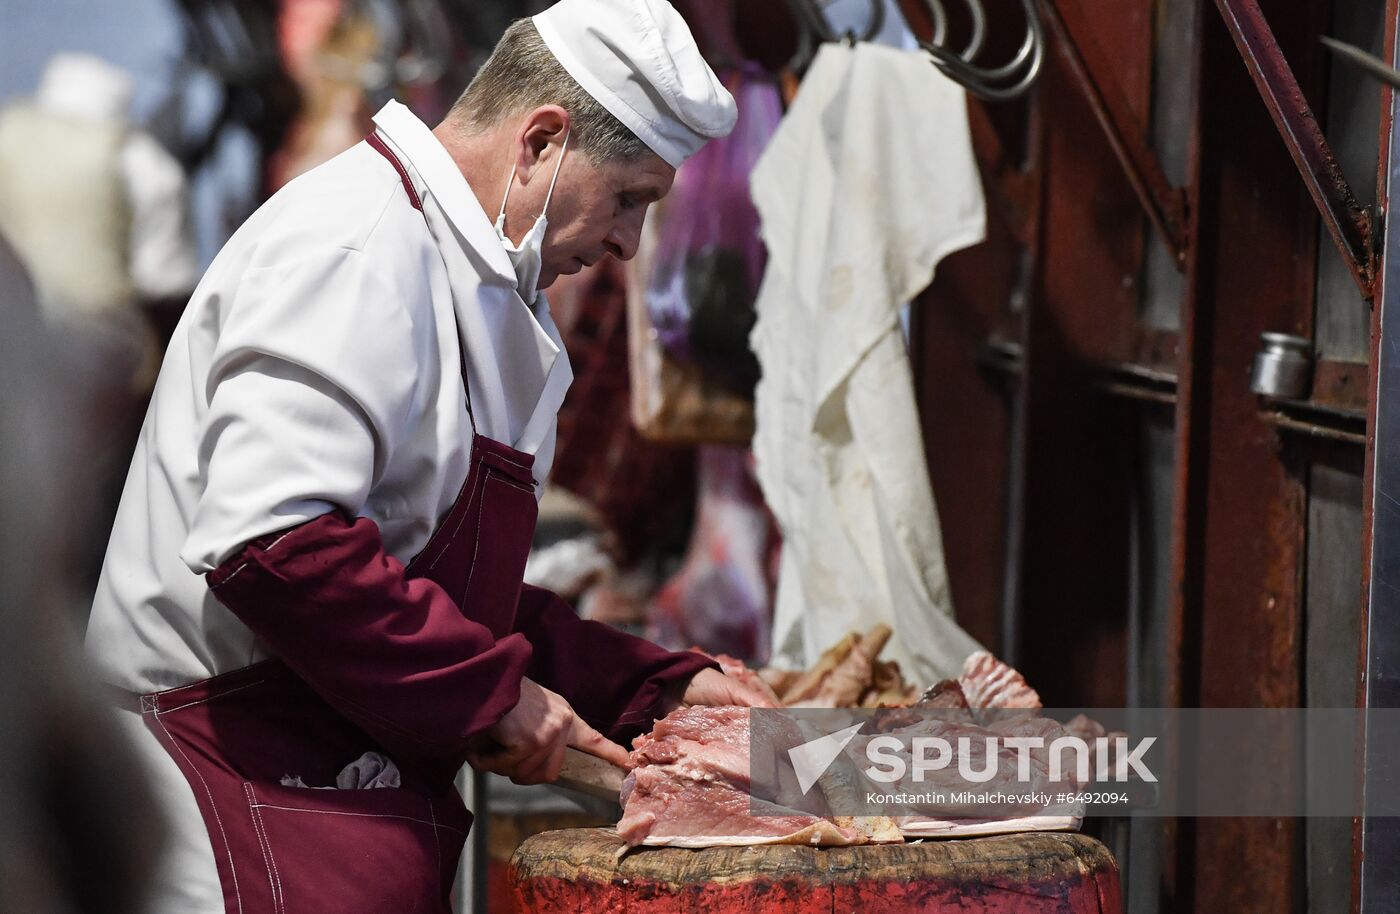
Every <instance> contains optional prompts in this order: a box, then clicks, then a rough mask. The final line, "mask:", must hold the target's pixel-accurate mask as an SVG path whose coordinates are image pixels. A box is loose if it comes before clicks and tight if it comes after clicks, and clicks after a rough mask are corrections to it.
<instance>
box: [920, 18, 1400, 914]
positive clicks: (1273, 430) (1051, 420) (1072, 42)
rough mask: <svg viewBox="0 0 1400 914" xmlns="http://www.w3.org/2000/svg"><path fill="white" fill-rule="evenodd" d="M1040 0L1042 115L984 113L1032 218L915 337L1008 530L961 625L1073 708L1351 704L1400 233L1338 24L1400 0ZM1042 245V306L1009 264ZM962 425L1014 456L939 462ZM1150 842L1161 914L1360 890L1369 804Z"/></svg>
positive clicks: (983, 527) (976, 558)
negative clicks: (1287, 391)
mask: <svg viewBox="0 0 1400 914" xmlns="http://www.w3.org/2000/svg"><path fill="white" fill-rule="evenodd" d="M1041 5H1042V9H1043V10H1044V11H1045V13H1046V16H1047V21H1048V23H1049V26H1050V28H1049V31H1050V32H1051V34H1052V35H1053V36H1054V41H1055V44H1056V46H1057V48H1056V53H1054V54H1052V55H1051V57H1050V59H1049V61H1048V65H1047V69H1046V72H1045V74H1044V77H1043V79H1042V82H1041V85H1040V87H1039V89H1038V91H1037V96H1036V98H1035V100H1034V102H1033V103H1032V105H1031V109H1030V110H1031V111H1032V112H1034V115H1035V116H1033V117H1031V118H1029V119H1026V120H1025V121H1024V125H1025V132H1024V134H1015V132H1014V131H1012V133H1010V134H1008V132H1007V129H1006V128H1007V123H1008V118H1007V117H1006V115H1005V113H1004V111H1002V112H999V111H997V110H995V109H983V108H982V106H981V105H977V104H975V105H974V106H973V113H974V124H981V125H982V126H983V128H984V129H990V131H991V133H992V134H993V138H994V139H996V138H997V137H1000V139H999V142H993V143H991V144H990V145H987V146H986V148H982V147H980V146H979V152H980V153H984V155H983V164H984V170H985V172H986V173H985V174H984V177H985V180H986V183H987V184H988V186H989V201H990V203H994V204H996V205H997V207H998V209H999V210H1000V211H1001V212H1002V213H1003V214H1004V213H1015V214H1017V215H1018V217H1021V218H1008V219H1006V220H1005V222H1006V225H1007V226H1017V227H1019V228H1017V229H1011V228H1008V230H1007V231H1005V232H1001V233H994V235H993V237H992V238H991V239H990V241H989V242H988V244H987V245H984V246H983V248H980V249H977V250H974V251H970V252H967V253H966V254H965V255H962V256H963V258H964V260H963V261H962V263H961V264H960V265H959V267H958V268H955V269H954V270H953V271H951V275H952V277H957V276H958V274H957V269H959V268H960V269H962V270H964V271H965V272H964V273H963V275H962V276H961V277H960V278H958V282H957V283H956V284H943V285H940V284H936V285H935V287H934V289H933V290H931V292H930V293H929V295H928V298H927V301H928V302H929V303H935V302H936V303H937V305H938V307H937V318H936V320H935V319H928V320H925V321H924V322H923V323H922V324H921V326H920V333H919V336H918V339H917V341H916V342H917V347H921V348H922V356H921V360H920V362H919V366H920V367H919V371H920V374H919V377H920V393H921V402H922V404H923V410H924V419H925V436H926V439H927V440H928V442H929V445H930V463H931V472H932V474H933V477H934V483H935V493H936V494H937V496H938V498H939V501H940V507H941V509H942V511H943V523H944V526H945V530H960V527H959V525H961V524H967V525H969V530H971V531H973V535H974V537H975V540H976V542H977V549H981V548H989V547H994V546H998V545H999V546H1000V547H1001V549H1002V550H1003V551H1002V552H1001V554H1000V556H999V559H1000V561H992V560H990V559H989V558H988V557H987V556H986V555H985V554H981V553H980V552H978V553H976V554H973V553H974V552H976V550H972V549H969V550H968V554H965V555H960V556H955V555H952V554H950V556H949V565H950V575H951V578H952V581H953V587H954V594H955V598H956V599H957V601H958V612H959V615H960V617H963V619H964V621H965V622H966V623H967V624H969V626H970V627H975V628H976V630H977V631H978V632H979V633H983V634H984V635H990V634H992V633H994V632H995V633H996V634H997V635H999V636H1000V639H1001V643H1002V645H1003V650H1004V652H1006V653H1008V654H1009V655H1011V656H1012V657H1013V658H1014V659H1015V660H1016V661H1017V662H1018V663H1019V665H1020V666H1021V667H1022V668H1023V669H1024V670H1025V672H1026V673H1027V675H1028V676H1030V677H1031V679H1032V681H1034V682H1036V683H1037V685H1038V687H1040V688H1041V690H1042V692H1043V694H1045V696H1046V698H1047V700H1048V701H1050V702H1051V703H1056V702H1060V703H1082V704H1090V705H1092V704H1094V703H1103V704H1114V703H1117V702H1121V701H1134V702H1137V703H1145V704H1155V703H1158V702H1160V703H1162V704H1182V705H1186V706H1264V707H1268V706H1274V707H1295V706H1300V705H1302V704H1303V703H1305V702H1307V703H1312V704H1322V703H1328V704H1330V703H1334V702H1345V701H1346V696H1347V695H1348V694H1351V695H1353V696H1354V695H1355V694H1356V692H1355V686H1356V684H1357V682H1358V681H1359V678H1360V677H1361V675H1362V672H1363V671H1362V670H1361V668H1360V667H1359V665H1358V662H1357V658H1358V656H1359V651H1360V642H1361V640H1362V639H1363V638H1364V637H1365V636H1366V632H1365V631H1364V630H1363V629H1364V626H1363V625H1362V618H1361V615H1360V607H1361V606H1362V600H1361V594H1362V592H1363V589H1364V578H1365V575H1366V574H1367V573H1368V570H1369V569H1368V566H1367V565H1366V564H1365V559H1366V556H1367V550H1368V549H1369V537H1368V534H1367V532H1366V528H1367V525H1368V523H1369V518H1370V514H1369V510H1370V508H1369V505H1370V502H1369V498H1368V497H1367V495H1366V492H1367V486H1366V485H1365V482H1364V480H1363V475H1362V474H1363V469H1362V468H1363V466H1366V467H1369V466H1370V464H1369V463H1367V462H1366V461H1367V458H1368V449H1367V442H1368V440H1369V439H1368V437H1367V419H1366V416H1367V411H1368V391H1370V390H1374V389H1375V387H1374V385H1375V375H1374V373H1373V372H1372V371H1370V370H1368V367H1367V365H1366V364H1365V361H1366V359H1365V356H1366V353H1367V350H1368V348H1369V345H1371V343H1372V340H1371V336H1372V334H1373V330H1372V329H1371V327H1370V326H1369V321H1370V318H1371V312H1370V311H1369V310H1368V308H1367V297H1368V296H1369V295H1370V294H1371V292H1372V283H1373V277H1374V276H1375V271H1376V262H1375V259H1374V255H1373V253H1372V249H1371V245H1372V240H1371V234H1372V232H1373V229H1377V228H1378V226H1379V222H1377V221H1376V220H1374V219H1373V217H1372V216H1371V215H1370V214H1369V213H1364V212H1361V211H1360V210H1359V209H1358V208H1356V207H1355V206H1354V205H1353V202H1354V201H1356V200H1360V201H1361V202H1363V203H1364V202H1370V201H1372V200H1374V199H1375V196H1376V187H1377V184H1376V181H1375V180H1374V176H1375V172H1376V165H1377V161H1378V156H1379V155H1380V154H1382V153H1383V151H1384V146H1385V143H1384V140H1385V139H1387V138H1388V136H1389V126H1388V124H1389V121H1388V119H1387V118H1386V117H1383V116H1382V108H1381V103H1382V99H1380V97H1379V96H1380V93H1379V92H1378V91H1377V90H1375V89H1374V87H1371V86H1368V85H1367V84H1366V83H1365V82H1364V80H1360V79H1359V78H1358V77H1356V76H1355V75H1354V74H1353V73H1351V72H1349V71H1346V70H1342V69H1339V68H1338V67H1337V66H1336V65H1335V64H1334V63H1332V62H1331V61H1329V60H1328V59H1327V58H1326V57H1325V56H1324V52H1323V50H1322V48H1321V46H1320V45H1319V43H1318V40H1317V39H1318V36H1319V35H1321V34H1325V33H1328V32H1329V31H1331V32H1334V33H1336V34H1338V35H1340V36H1341V37H1344V38H1349V39H1350V40H1352V41H1354V42H1356V43H1358V44H1361V45H1363V46H1369V47H1371V48H1373V49H1377V50H1379V49H1380V48H1381V47H1382V46H1384V48H1386V49H1389V48H1392V47H1393V41H1394V20H1395V16H1396V11H1395V7H1396V3H1395V0H1389V2H1386V0H1347V2H1342V0H1337V2H1336V3H1327V2H1311V0H1310V2H1299V0H1259V2H1257V3H1256V2H1254V0H1042V4H1041ZM994 21H995V18H994ZM1382 26H1384V27H1383V28H1382ZM1378 29H1379V33H1378ZM1387 101H1388V100H1387ZM1319 121H1320V122H1321V123H1324V124H1325V125H1326V126H1327V137H1326V139H1330V140H1331V141H1332V143H1333V144H1334V145H1335V156H1334V153H1333V150H1332V149H1329V148H1328V147H1327V143H1326V141H1325V140H1324V138H1323V137H1322V136H1321V134H1320V133H1319V132H1317V131H1312V132H1311V133H1310V132H1309V126H1308V125H1310V124H1311V123H1314V122H1319ZM1281 131H1283V132H1282V133H1281ZM1285 134H1287V136H1288V140H1287V141H1285ZM1021 136H1024V137H1025V143H1026V148H1027V149H1028V150H1029V151H1030V152H1029V154H1028V155H1027V156H1026V161H1027V163H1028V167H1027V169H1026V170H1025V171H1024V172H1017V173H1015V174H1014V175H1009V174H1008V171H1007V168H1006V161H1007V159H1008V156H1007V155H1006V153H1005V149H1006V148H1007V146H1008V145H1009V144H1010V143H1013V142H1016V141H1018V140H1019V139H1020V137H1021ZM987 150H991V151H992V154H990V155H989V154H986V153H987ZM1334 161H1335V162H1336V163H1339V168H1334V167H1333V164H1332V163H1333V162H1334ZM1368 174H1369V176H1370V177H1369V178H1368ZM1028 195H1032V196H1028ZM1027 213H1034V214H1035V218H1034V224H1033V225H1032V226H1026V225H1025V222H1024V218H1023V217H1024V216H1025V214H1027ZM1339 245H1341V248H1340V250H1341V251H1342V253H1339ZM1348 257H1349V258H1350V259H1347V258H1348ZM1025 265H1028V266H1029V270H1030V280H1031V281H1030V283H1029V285H1028V286H1027V287H1026V288H1025V293H1026V294H1025V296H1024V299H1023V301H1024V308H1023V309H1020V310H1018V309H1017V308H1016V307H1013V304H1012V300H1013V298H1015V296H1016V295H1017V288H1014V286H1015V283H1008V282H1007V281H1006V277H1007V276H1011V275H1017V274H1016V268H1019V267H1022V266H1025ZM979 270H987V271H994V270H1001V271H1003V272H1002V273H1000V274H998V275H996V276H992V275H991V274H990V273H989V272H983V273H982V274H981V276H980V277H978V276H977V275H976V274H977V273H978V271H979ZM989 279H990V280H991V281H990V282H989V281H988V280H989ZM969 301H970V302H974V303H975V304H974V305H973V306H972V307H970V308H969V307H968V305H967V304H966V302H969ZM933 310H934V309H930V308H926V309H925V312H926V313H928V312H932V311H933ZM1018 316H1019V317H1021V318H1022V319H1020V320H1018V319H1017V318H1018ZM1264 331H1285V332H1293V333H1301V334H1303V335H1305V336H1315V338H1316V340H1317V343H1318V346H1319V350H1320V354H1321V355H1322V357H1323V359H1322V361H1320V362H1319V364H1318V365H1317V370H1316V373H1315V380H1314V383H1313V387H1312V390H1311V392H1310V393H1309V394H1306V395H1304V396H1303V397H1302V398H1300V399H1298V400H1290V401H1274V400H1261V399H1260V398H1259V397H1257V396H1256V395H1255V394H1253V393H1252V392H1251V391H1250V390H1249V387H1248V381H1249V371H1250V366H1251V363H1252V360H1253V358H1254V355H1255V353H1256V351H1257V350H1258V348H1259V334H1260V333H1261V332H1264ZM979 334H986V335H985V337H984V338H982V339H980V340H979V338H978V337H979ZM954 341H956V342H954ZM916 351H917V348H916ZM935 366H937V367H935ZM950 366H952V367H950ZM969 403H971V404H974V407H968V406H966V405H965V404H969ZM940 430H941V431H942V432H943V433H945V434H946V433H947V432H949V431H954V430H955V431H956V433H957V434H958V435H959V436H960V437H964V438H966V439H967V440H970V441H975V442H976V447H978V448H990V449H992V450H985V451H982V452H981V453H980V454H977V453H972V452H970V451H967V450H964V451H963V452H962V453H960V454H958V455H957V456H949V455H946V454H939V453H938V452H937V448H936V441H937V439H938V437H939V433H940ZM968 482H971V483H972V484H973V485H974V486H975V497H973V496H969V494H968V492H967V491H966V489H965V488H964V490H963V491H961V492H957V491H955V490H956V488H957V487H958V486H959V485H960V484H963V485H965V484H966V483H968ZM945 499H952V501H951V502H948V503H945ZM979 514H980V515H981V516H977V515H979ZM989 516H990V517H993V518H995V519H996V520H995V522H993V521H991V520H989V519H988V517H989ZM997 530H1000V531H1001V532H1000V535H998V534H997ZM956 535H957V534H951V535H950V536H949V538H953V537H955V536H956ZM998 569H999V570H1000V573H999V576H998V577H996V578H993V577H991V576H992V575H994V574H997V573H998ZM961 595H968V601H969V602H967V603H964V601H963V598H962V596H961ZM998 595H999V596H1000V601H1001V604H1002V606H1001V612H1000V615H998V614H997V609H996V605H995V604H996V602H997V597H998ZM1372 635H1373V636H1374V632H1372ZM1373 640H1374V639H1373ZM989 643H990V642H989ZM1349 684H1350V685H1351V686H1352V687H1353V688H1352V691H1351V692H1350V693H1349V692H1348V685H1349ZM1134 836H1135V837H1134V841H1133V850H1132V851H1131V860H1129V861H1125V864H1127V865H1128V870H1129V872H1130V873H1131V874H1132V875H1131V876H1130V878H1129V880H1128V886H1129V899H1128V900H1129V909H1130V911H1133V912H1137V914H1149V912H1155V911H1158V910H1161V911H1200V912H1215V911H1223V910H1230V911H1260V912H1268V914H1275V912H1279V911H1290V912H1299V914H1302V912H1304V911H1307V912H1320V911H1331V910H1345V909H1347V908H1348V907H1351V908H1352V909H1353V910H1354V909H1355V904H1356V903H1357V899H1358V897H1359V885H1360V868H1359V863H1358V862H1357V861H1358V859H1359V858H1358V856H1357V848H1358V846H1359V837H1358V836H1359V827H1357V826H1356V825H1355V823H1345V822H1342V823H1324V822H1314V823H1304V822H1302V821H1300V820H1292V819H1278V820H1262V819H1260V820H1210V819H1203V820H1193V821H1180V822H1171V821H1167V822H1163V823H1162V824H1161V827H1160V830H1157V829H1155V828H1154V830H1153V832H1152V833H1151V834H1147V833H1146V832H1144V831H1142V830H1141V829H1138V830H1137V831H1135V832H1134ZM1343 861H1345V865H1344V864H1343Z"/></svg>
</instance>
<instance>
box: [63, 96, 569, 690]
mask: <svg viewBox="0 0 1400 914" xmlns="http://www.w3.org/2000/svg"><path fill="white" fill-rule="evenodd" d="M375 123H376V125H377V126H378V128H379V131H380V134H381V136H382V137H383V138H384V139H385V141H386V143H387V144H388V145H389V146H390V147H391V148H392V149H393V150H394V152H395V153H396V154H397V155H398V157H399V159H400V160H401V161H402V163H403V165H404V167H405V168H406V170H407V172H408V175H409V177H410V180H411V181H412V183H413V185H414V189H415V190H416V191H417V194H418V196H419V198H420V199H421V201H422V205H423V211H422V212H419V211H418V210H417V209H415V208H414V207H413V205H412V202H411V201H410V199H409V196H408V194H407V193H406V192H405V189H404V187H403V185H402V182H401V180H400V177H399V175H398V173H397V172H396V171H395V170H394V168H393V167H392V166H391V165H390V163H389V162H388V161H387V160H386V159H385V158H384V157H383V156H382V155H380V154H379V153H378V152H376V151H375V150H374V149H373V148H372V147H370V146H369V145H368V144H365V143H360V144H359V145H357V146H355V147H354V148H353V149H350V150H349V151H347V152H345V153H343V154H342V155H340V156H338V157H336V158H335V159H333V160H331V161H330V162H327V163H326V164H324V165H322V166H320V167H318V168H316V169H314V170H312V171H310V172H308V173H306V174H305V175H302V176H301V177H299V178H297V179H296V180H294V181H292V182H291V183H290V184H288V185H287V186H286V187H285V188H283V189H282V190H281V191H279V192H278V193H277V194H275V195H274V196H273V197H272V198H271V199H270V200H269V201H268V202H267V203H266V204H264V205H263V206H262V207H261V208H260V209H259V210H258V211H257V212H256V213H254V214H253V216H252V217H251V218H250V219H249V220H248V221H247V223H245V224H244V225H243V227H242V228H240V229H239V230H238V231H237V232H236V233H235V234H234V236H233V237H232V238H231V239H230V240H229V242H228V244H227V245H226V246H225V247H224V249H223V250H222V251H221V252H220V253H219V255H218V256H217V257H216V258H215V260H214V262H213V264H212V265H211V266H210V268H209V270H208V272H207V273H206V274H205V276H204V279H203V280H202V281H201V282H200V284H199V286H198V288H197V289H196V290H195V293H194V296H193V298H192V299H191V301H190V304H189V306H188V308H187V309H186V311H185V314H184V316H183V317H182V319H181V321H180V324H179V326H178V327H177V329H176V331H175V335H174V338H173V339H172V341H171V344H170V348H169V349H168V351H167V353H166V356H165V360H164V364H163V365H162V367H161V372H160V377H159V379H158V381H157V383H156V388H155V392H154V394H153V396H152V400H151V405H150V408H149V410H148V412H147V414H146V418H145V422H144V424H143V426H142V429H141V435H140V439H139V441H138V444H137V447H136V453H135V456H134V458H133V460H132V463H131V469H130V471H129V473H128V475H127V480H126V488H125V490H124V492H123V494H122V500H121V506H120V508H119V509H118V512H117V517H116V522H115V524H114V526H113V530H112V538H111V541H110V543H109V545H108V548H107V555H106V559H105V562H104V564H103V569H102V574H101V578H100V580H99V582H98V587H97V593H96V597H95V600H94V604H93V611H92V617H91V621H90V622H89V626H88V636H87V649H88V653H89V655H90V656H91V658H92V660H93V662H94V663H95V664H96V666H97V668H98V671H99V674H100V675H101V676H102V677H103V678H104V679H106V680H107V681H109V682H111V683H113V684H115V685H117V686H119V687H121V688H124V689H128V690H130V691H134V692H147V691H151V690H155V689H164V688H171V687H174V686H180V685H184V684H187V683H189V682H193V681H195V680H199V679H203V678H206V677H209V676H213V675H216V674H219V673H224V672H228V671H231V670H236V669H239V668H242V667H244V666H247V665H249V664H250V663H254V662H256V661H258V660H261V659H264V658H266V657H267V656H268V655H267V652H266V651H265V649H264V648H263V647H262V646H261V645H260V644H258V643H257V640H256V639H255V637H254V636H253V633H252V632H251V631H250V630H249V629H248V628H247V627H246V626H245V625H243V623H242V622H240V621H239V620H238V619H237V618H236V617H235V616H234V615H233V614H232V613H231V612H229V611H228V610H227V609H225V608H224V607H223V606H222V605H221V604H220V603H219V602H218V601H217V600H216V599H214V597H213V596H211V595H210V593H209V591H208V588H207V587H206V585H205V582H204V580H203V578H202V577H201V575H202V574H203V573H204V572H207V571H210V570H212V569H213V568H215V567H217V565H218V564H219V563H220V562H222V561H223V560H224V559H225V558H227V557H228V556H230V555H231V554H233V553H234V552H235V551H236V550H238V549H239V548H240V547H241V546H242V545H243V544H244V543H246V542H248V541H249V540H252V539H256V538H257V537H259V536H263V535H265V534H268V533H271V532H274V531H276V530H279V529H284V528H287V527H291V526H295V525H297V524H299V523H302V522H304V521H307V520H311V519H313V518H315V517H319V516H320V515H322V514H325V513H328V512H330V511H332V510H337V509H339V510H343V511H345V512H348V513H349V514H351V515H357V516H363V517H367V518H369V519H371V520H373V521H374V522H375V523H376V524H377V525H378V526H379V528H380V530H381V531H382V534H383V538H384V546H385V550H386V551H387V552H388V553H389V554H390V555H392V556H394V557H395V558H396V559H398V560H399V561H401V562H404V563H405V564H406V563H407V562H408V561H409V560H411V559H412V558H413V556H414V555H416V554H417V552H418V551H419V550H420V549H421V548H422V547H423V546H424V544H425V543H426V542H427V540H428V537H429V535H430V534H431V533H432V531H433V529H434V528H435V527H436V526H437V523H438V520H439V519H440V518H441V517H442V516H443V514H445V513H446V511H447V510H448V508H449V507H450V506H451V504H452V502H453V500H454V499H455V498H456V496H457V493H458V491H459V489H460V488H461V485H462V480H463V479H464V478H465V475H466V472H467V462H468V459H469V456H470V444H471V437H472V425H471V420H470V419H469V417H468V413H467V410H466V393H465V391H464V389H463V382H462V376H461V363H462V359H461V355H462V353H463V352H464V353H465V358H466V363H467V366H468V378H469V380H470V385H471V404H472V411H473V414H474V415H475V418H476V428H477V431H479V432H480V433H481V434H484V435H486V436H488V437H490V438H493V439H496V440H498V441H502V442H504V443H506V444H509V445H511V446H512V447H514V448H517V449H519V450H522V451H524V452H526V453H531V454H534V455H535V459H536V462H535V477H536V479H537V480H539V481H543V478H544V476H545V474H546V473H547V472H548V470H549V465H550V463H551V462H552V460H553V454H554V443H555V434H554V433H555V416H556V413H557V411H558V408H559V405H560V403H561V402H562V401H563V398H564V393H565V391H566V390H567V389H568V386H569V383H570V381H571V380H572V377H573V374H572V371H571V369H570V367H569V361H568V357H567V355H566V354H565V353H564V351H563V345H562V343H561V341H560V338H559V332H558V329H557V328H556V327H555V325H554V322H553V321H552V320H551V319H550V316H549V309H548V304H547V303H546V302H545V300H544V298H543V297H542V296H541V297H538V298H537V299H536V301H535V302H534V305H533V307H531V306H529V305H526V303H525V302H524V301H522V300H521V298H520V296H519V295H518V294H517V292H516V288H515V284H516V280H515V273H514V271H513V270H512V268H511V264H510V260H509V258H508V257H507V256H506V253H505V250H504V249H503V248H502V246H501V242H500V240H499V239H498V238H497V236H496V232H495V229H494V227H493V226H492V224H491V221H490V219H489V218H488V217H487V215H486V213H485V212H483V211H482V209H481V207H480V205H479V204H478V203H477V200H476V197H475V196H474V194H473V193H472V190H471V188H470V187H469V186H468V185H467V182H466V180H465V179H464V178H463V177H462V174H461V172H460V171H459V170H458V168H457V166H456V165H455V163H454V162H453V161H452V159H451V157H450V156H449V155H448V153H447V151H446V150H445V149H444V148H443V147H442V145H441V144H440V143H439V142H438V141H437V139H436V138H435V137H434V136H433V135H432V132H431V131H430V130H429V129H428V127H427V126H426V125H424V124H423V123H422V122H421V121H419V120H418V119H417V118H416V117H414V116H413V114H412V113H410V112H409V110H408V109H407V108H405V107H404V106H402V105H400V104H398V103H396V102H390V103H389V104H388V105H386V106H385V107H384V108H383V109H382V110H381V111H380V112H379V113H378V114H377V115H375ZM459 347H460V348H459Z"/></svg>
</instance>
